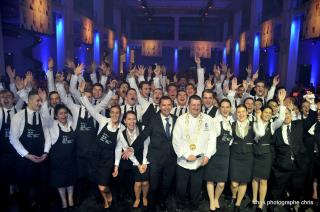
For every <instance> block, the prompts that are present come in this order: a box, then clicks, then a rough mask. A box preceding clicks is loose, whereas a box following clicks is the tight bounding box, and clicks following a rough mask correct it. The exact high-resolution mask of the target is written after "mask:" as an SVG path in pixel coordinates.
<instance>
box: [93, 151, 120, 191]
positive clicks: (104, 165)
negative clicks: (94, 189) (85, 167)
mask: <svg viewBox="0 0 320 212" xmlns="http://www.w3.org/2000/svg"><path fill="white" fill-rule="evenodd" d="M114 160H115V159H114V151H100V152H97V154H96V155H95V156H92V163H91V164H90V170H91V171H90V177H89V179H90V180H91V181H92V182H94V183H95V184H97V185H103V186H108V185H110V180H111V175H112V172H113V168H114Z"/></svg>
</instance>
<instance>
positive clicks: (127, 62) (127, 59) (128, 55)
mask: <svg viewBox="0 0 320 212" xmlns="http://www.w3.org/2000/svg"><path fill="white" fill-rule="evenodd" d="M126 66H127V70H129V68H130V47H129V46H127V49H126Z"/></svg>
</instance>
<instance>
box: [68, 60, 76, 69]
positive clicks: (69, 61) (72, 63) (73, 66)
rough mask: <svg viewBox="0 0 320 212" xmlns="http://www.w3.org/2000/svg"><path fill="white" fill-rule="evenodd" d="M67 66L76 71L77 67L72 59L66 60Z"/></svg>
mask: <svg viewBox="0 0 320 212" xmlns="http://www.w3.org/2000/svg"><path fill="white" fill-rule="evenodd" d="M66 66H67V67H68V68H70V69H75V68H76V65H75V64H74V62H73V61H72V60H70V59H66Z"/></svg>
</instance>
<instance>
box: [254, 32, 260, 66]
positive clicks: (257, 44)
mask: <svg viewBox="0 0 320 212" xmlns="http://www.w3.org/2000/svg"><path fill="white" fill-rule="evenodd" d="M259 63H260V38H259V35H255V36H254V43H253V62H252V69H253V71H254V72H255V71H256V70H257V69H258V68H259Z"/></svg>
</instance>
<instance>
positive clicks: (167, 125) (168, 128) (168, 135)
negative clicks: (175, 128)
mask: <svg viewBox="0 0 320 212" xmlns="http://www.w3.org/2000/svg"><path fill="white" fill-rule="evenodd" d="M166 121H167V123H166V136H167V138H170V123H169V118H166Z"/></svg>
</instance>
